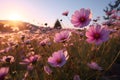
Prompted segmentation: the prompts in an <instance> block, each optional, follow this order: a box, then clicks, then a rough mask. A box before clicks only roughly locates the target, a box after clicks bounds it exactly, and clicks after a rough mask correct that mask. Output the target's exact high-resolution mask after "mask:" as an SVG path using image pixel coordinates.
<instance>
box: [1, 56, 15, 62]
mask: <svg viewBox="0 0 120 80" xmlns="http://www.w3.org/2000/svg"><path fill="white" fill-rule="evenodd" d="M1 61H2V62H8V63H13V62H15V59H14V57H13V56H3V58H2V60H1Z"/></svg>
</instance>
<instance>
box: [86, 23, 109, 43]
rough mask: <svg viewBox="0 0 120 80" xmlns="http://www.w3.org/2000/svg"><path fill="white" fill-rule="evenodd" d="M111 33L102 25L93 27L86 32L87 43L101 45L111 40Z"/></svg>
mask: <svg viewBox="0 0 120 80" xmlns="http://www.w3.org/2000/svg"><path fill="white" fill-rule="evenodd" d="M109 33H110V31H109V30H108V29H106V28H103V27H101V26H100V25H96V26H95V25H91V26H90V28H89V29H88V31H87V32H86V37H87V42H88V43H95V44H96V45H98V44H101V43H102V42H105V41H107V40H108V39H109Z"/></svg>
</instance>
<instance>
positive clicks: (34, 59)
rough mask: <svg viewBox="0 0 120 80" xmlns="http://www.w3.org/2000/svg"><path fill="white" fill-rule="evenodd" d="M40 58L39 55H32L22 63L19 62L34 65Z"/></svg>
mask: <svg viewBox="0 0 120 80" xmlns="http://www.w3.org/2000/svg"><path fill="white" fill-rule="evenodd" d="M40 57H41V56H40V55H32V56H30V57H28V58H25V59H23V61H22V62H20V64H31V63H32V64H34V63H36V62H37V61H38V60H39V59H40Z"/></svg>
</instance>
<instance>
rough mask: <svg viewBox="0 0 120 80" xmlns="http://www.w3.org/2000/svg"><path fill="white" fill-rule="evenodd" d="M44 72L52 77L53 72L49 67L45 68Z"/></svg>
mask: <svg viewBox="0 0 120 80" xmlns="http://www.w3.org/2000/svg"><path fill="white" fill-rule="evenodd" d="M44 71H45V72H46V73H47V74H48V75H50V74H51V73H52V70H51V69H50V67H49V66H44Z"/></svg>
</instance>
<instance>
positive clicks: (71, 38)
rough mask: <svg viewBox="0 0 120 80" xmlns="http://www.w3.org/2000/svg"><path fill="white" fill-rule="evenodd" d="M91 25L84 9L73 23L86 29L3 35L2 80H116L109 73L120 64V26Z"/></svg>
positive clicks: (0, 38)
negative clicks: (116, 64)
mask: <svg viewBox="0 0 120 80" xmlns="http://www.w3.org/2000/svg"><path fill="white" fill-rule="evenodd" d="M68 13H69V12H65V13H63V16H67V15H68ZM90 22H92V12H91V10H90V9H85V8H81V9H80V10H76V11H75V12H74V13H73V15H72V16H71V23H72V24H73V26H74V27H77V28H84V29H48V30H46V31H45V32H41V30H40V29H38V30H36V31H34V32H31V30H23V31H18V32H13V33H0V80H113V79H111V78H110V77H109V76H107V75H106V73H107V72H109V70H110V68H111V67H112V65H114V64H115V63H119V62H120V55H119V54H120V26H119V25H116V26H112V27H108V26H107V25H105V24H104V25H103V24H99V23H97V22H94V23H93V24H92V25H89V24H90ZM86 26H88V27H89V28H85V27H86ZM119 79H120V78H119Z"/></svg>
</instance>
